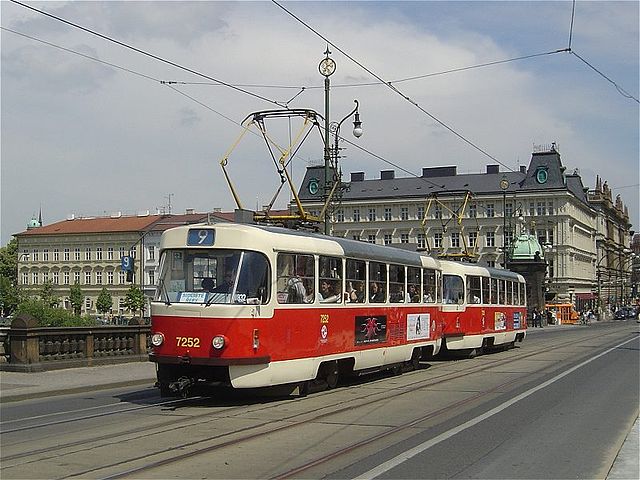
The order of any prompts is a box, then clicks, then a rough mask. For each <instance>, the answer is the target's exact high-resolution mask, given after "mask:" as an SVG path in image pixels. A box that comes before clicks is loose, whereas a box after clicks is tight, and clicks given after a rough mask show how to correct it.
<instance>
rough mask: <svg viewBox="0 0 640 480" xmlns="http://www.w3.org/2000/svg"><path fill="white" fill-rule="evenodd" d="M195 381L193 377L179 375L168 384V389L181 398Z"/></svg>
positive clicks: (187, 392)
mask: <svg viewBox="0 0 640 480" xmlns="http://www.w3.org/2000/svg"><path fill="white" fill-rule="evenodd" d="M195 383H196V381H195V380H194V379H193V378H189V377H180V378H179V379H178V380H177V381H175V382H171V383H170V384H169V390H171V391H172V392H173V393H175V394H177V395H179V396H181V397H182V398H187V395H189V390H190V389H191V387H193V386H194V385H195Z"/></svg>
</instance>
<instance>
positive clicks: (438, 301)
mask: <svg viewBox="0 0 640 480" xmlns="http://www.w3.org/2000/svg"><path fill="white" fill-rule="evenodd" d="M160 255H161V256H160V274H159V278H158V288H157V293H156V297H155V298H154V301H153V302H152V305H151V323H152V328H151V333H152V351H151V354H150V357H149V358H150V360H151V361H153V362H155V363H156V364H157V378H158V385H159V387H160V391H161V395H163V396H172V395H186V394H187V393H188V391H189V389H190V388H191V387H192V386H194V385H196V384H200V383H204V384H210V385H224V386H230V387H234V388H255V387H267V386H274V385H291V386H299V387H300V391H301V392H303V393H304V391H306V390H308V388H309V385H310V382H315V383H316V384H320V385H325V386H327V387H329V388H332V387H334V386H336V384H337V382H338V378H339V377H340V376H341V375H345V374H351V373H363V372H369V371H373V370H379V369H394V370H397V371H401V370H402V369H403V368H405V367H416V366H417V365H418V364H419V361H420V359H423V358H429V357H431V356H434V355H436V354H438V352H439V351H440V349H441V346H444V347H445V348H446V349H448V350H458V351H463V352H465V353H469V354H474V353H477V352H478V350H479V349H482V348H486V347H495V346H500V345H505V346H510V345H513V343H514V342H516V341H522V340H523V339H524V337H525V331H526V317H525V312H526V308H525V306H524V305H525V284H524V278H523V277H522V276H521V275H518V274H515V273H512V272H509V271H505V270H499V269H492V268H484V267H479V266H475V265H469V264H461V263H457V262H450V261H444V260H436V259H434V258H432V257H429V256H427V255H423V254H420V253H417V252H411V251H408V250H404V249H399V248H394V247H386V246H382V245H373V244H369V243H365V242H359V241H355V240H349V239H344V238H337V237H327V236H323V235H318V234H311V233H307V232H302V231H296V230H288V229H284V228H279V227H269V226H257V225H246V224H235V223H217V224H199V225H188V226H182V227H177V228H173V229H170V230H167V231H166V232H165V233H164V234H163V236H162V240H161V245H160Z"/></svg>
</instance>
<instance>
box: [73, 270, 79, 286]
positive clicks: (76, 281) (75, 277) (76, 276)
mask: <svg viewBox="0 0 640 480" xmlns="http://www.w3.org/2000/svg"><path fill="white" fill-rule="evenodd" d="M73 283H78V284H79V283H80V272H73Z"/></svg>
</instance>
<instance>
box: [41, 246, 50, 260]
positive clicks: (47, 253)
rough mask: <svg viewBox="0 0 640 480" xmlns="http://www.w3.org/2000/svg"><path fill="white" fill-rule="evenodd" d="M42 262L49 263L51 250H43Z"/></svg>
mask: <svg viewBox="0 0 640 480" xmlns="http://www.w3.org/2000/svg"><path fill="white" fill-rule="evenodd" d="M42 261H44V262H48V261H49V249H48V248H45V249H44V250H42Z"/></svg>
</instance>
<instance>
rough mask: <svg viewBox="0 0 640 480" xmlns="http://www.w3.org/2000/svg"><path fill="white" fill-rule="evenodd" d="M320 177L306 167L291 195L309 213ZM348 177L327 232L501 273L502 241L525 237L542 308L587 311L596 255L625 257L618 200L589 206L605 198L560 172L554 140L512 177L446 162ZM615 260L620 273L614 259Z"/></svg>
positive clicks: (593, 294) (625, 233)
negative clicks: (535, 246)
mask: <svg viewBox="0 0 640 480" xmlns="http://www.w3.org/2000/svg"><path fill="white" fill-rule="evenodd" d="M323 179H324V170H323V167H322V166H318V167H308V168H307V172H306V174H305V177H304V179H303V182H302V186H301V188H300V192H299V196H300V199H301V201H302V204H303V207H304V208H305V209H306V210H308V211H309V212H310V213H311V214H315V215H317V214H319V212H320V210H321V208H322V204H323V200H324V197H323V192H324V191H325V188H324V180H323ZM350 180H351V181H350V182H349V183H346V184H345V185H344V187H345V188H343V189H341V192H342V193H341V198H340V199H339V202H337V203H336V204H334V205H332V209H331V212H332V217H331V233H332V235H335V236H342V237H349V238H354V239H358V240H361V241H366V242H370V243H377V244H387V245H389V244H414V245H415V246H416V247H417V248H418V249H423V250H426V251H428V252H429V253H431V254H432V255H434V256H439V257H443V258H459V259H463V260H470V261H474V262H478V263H480V264H483V265H488V266H498V267H500V266H506V267H507V268H508V266H509V258H508V257H509V255H508V251H509V245H510V244H511V243H512V242H513V241H514V239H515V238H517V236H518V235H519V234H520V233H522V232H526V233H531V234H534V235H536V237H537V238H538V241H539V243H540V244H541V245H542V247H543V250H544V251H543V252H540V255H541V257H542V258H544V259H545V260H546V262H547V263H548V268H547V270H548V271H547V280H546V282H547V284H546V287H545V289H546V300H547V301H548V302H552V301H555V302H560V301H568V302H573V303H575V304H576V305H578V306H586V304H589V306H592V307H593V306H595V305H594V304H595V303H597V298H598V297H597V275H596V272H597V271H598V269H599V268H601V267H602V263H601V262H602V261H601V260H600V259H601V258H602V257H603V255H605V256H606V255H607V254H610V255H614V256H616V258H626V257H625V255H627V254H628V251H629V250H628V249H629V242H630V235H629V232H630V228H631V225H630V224H629V217H628V213H627V210H626V208H625V207H624V205H623V204H622V200H621V199H620V198H619V197H618V198H617V199H616V202H615V203H613V202H611V201H610V198H609V200H608V201H605V200H601V201H600V200H598V199H600V198H601V197H602V196H603V195H604V196H606V194H605V193H604V192H603V189H604V187H603V185H600V184H599V183H598V184H597V185H596V186H595V188H594V190H590V189H589V188H587V187H585V186H584V185H583V183H582V178H581V177H580V174H579V172H578V171H577V170H574V171H573V172H571V173H568V172H567V171H566V167H565V166H564V165H563V164H562V161H561V158H560V153H559V152H558V150H557V148H556V146H555V144H552V145H550V146H548V147H543V148H539V149H538V150H537V151H535V152H534V153H533V154H532V157H531V161H530V162H529V165H528V166H521V167H520V169H519V170H518V171H515V172H514V171H509V172H503V171H500V169H499V166H498V165H487V167H486V171H485V172H484V173H481V174H460V173H458V172H457V168H456V167H455V166H449V167H430V168H423V170H422V175H421V176H420V177H406V178H396V175H395V172H394V171H393V170H384V171H382V172H380V178H376V179H365V175H364V173H363V172H355V173H351V179H350ZM598 182H599V179H598ZM609 197H610V192H609ZM407 246H408V245H407ZM609 252H612V253H609ZM599 262H600V263H599ZM618 264H619V265H622V270H623V273H624V271H625V268H626V267H625V265H626V264H625V262H624V260H623V261H622V262H620V261H619V263H618ZM619 270H620V269H619ZM601 298H602V297H601ZM616 300H619V298H611V299H607V301H608V302H614V301H616Z"/></svg>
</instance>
